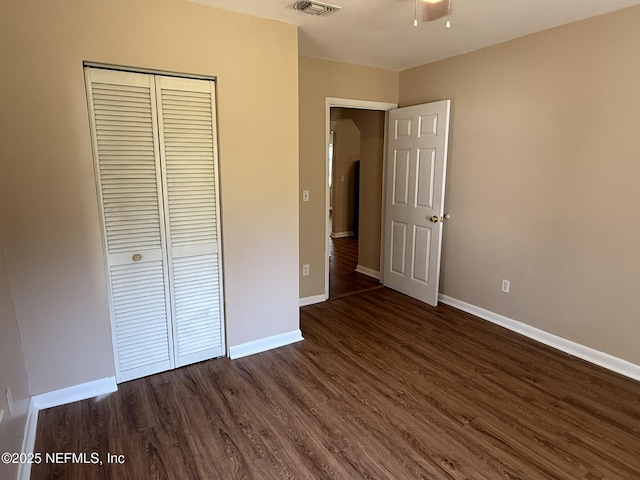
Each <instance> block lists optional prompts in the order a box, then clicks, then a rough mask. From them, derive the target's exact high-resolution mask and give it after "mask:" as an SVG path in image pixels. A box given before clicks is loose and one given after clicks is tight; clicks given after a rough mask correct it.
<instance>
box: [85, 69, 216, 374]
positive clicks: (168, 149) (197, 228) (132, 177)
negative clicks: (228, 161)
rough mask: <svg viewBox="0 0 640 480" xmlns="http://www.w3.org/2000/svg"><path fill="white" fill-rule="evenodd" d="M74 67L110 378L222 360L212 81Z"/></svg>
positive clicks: (213, 90) (213, 91) (213, 86)
mask: <svg viewBox="0 0 640 480" xmlns="http://www.w3.org/2000/svg"><path fill="white" fill-rule="evenodd" d="M85 75H86V82H87V97H88V104H89V110H90V121H91V131H92V138H93V147H94V157H95V163H96V176H97V186H98V190H99V201H100V206H101V213H102V220H103V233H104V244H105V246H106V249H107V255H106V263H107V270H108V274H109V276H108V281H109V287H110V288H109V295H110V303H111V305H110V306H111V321H112V332H113V344H114V352H115V359H116V378H117V380H118V381H119V382H123V381H127V380H132V379H134V378H139V377H142V376H145V375H150V374H152V373H157V372H160V371H164V370H168V369H170V368H175V367H180V366H183V365H187V364H189V363H194V362H198V361H202V360H207V359H210V358H214V357H218V356H222V355H224V352H225V346H224V330H223V329H224V326H223V319H224V312H223V307H224V304H223V301H222V298H223V294H222V291H223V290H222V261H221V249H220V222H219V218H220V212H219V201H218V198H219V196H218V187H217V179H218V173H217V139H216V123H215V120H216V113H215V112H216V108H215V84H214V82H213V81H210V80H195V79H187V78H175V77H169V76H161V75H151V74H141V73H131V72H119V71H111V70H106V69H98V68H86V69H85Z"/></svg>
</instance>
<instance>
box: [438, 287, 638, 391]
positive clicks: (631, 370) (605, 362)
mask: <svg viewBox="0 0 640 480" xmlns="http://www.w3.org/2000/svg"><path fill="white" fill-rule="evenodd" d="M439 300H440V301H441V302H442V303H446V304H447V305H451V306H452V307H455V308H457V309H459V310H462V311H464V312H467V313H470V314H472V315H475V316H476V317H480V318H482V319H483V320H487V321H489V322H491V323H495V324H496V325H500V326H502V327H504V328H507V329H509V330H511V331H514V332H517V333H519V334H521V335H524V336H525V337H529V338H531V339H532V340H536V341H538V342H540V343H544V344H545V345H548V346H550V347H553V348H556V349H558V350H560V351H562V352H565V353H568V354H570V355H573V356H574V357H578V358H581V359H582V360H586V361H587V362H590V363H593V364H595V365H598V366H600V367H603V368H606V369H607V370H611V371H613V372H616V373H619V374H620V375H624V376H625V377H629V378H633V379H634V380H639V381H640V365H636V364H634V363H631V362H629V361H627V360H623V359H622V358H618V357H614V356H613V355H610V354H608V353H604V352H601V351H599V350H596V349H594V348H591V347H586V346H584V345H581V344H579V343H576V342H573V341H571V340H567V339H566V338H562V337H559V336H557V335H554V334H552V333H549V332H545V331H544V330H540V329H539V328H535V327H532V326H531V325H527V324H526V323H522V322H519V321H517V320H513V319H511V318H508V317H504V316H502V315H499V314H497V313H494V312H491V311H489V310H485V309H484V308H480V307H476V306H475V305H471V304H470V303H466V302H463V301H461V300H457V299H455V298H452V297H449V296H447V295H442V294H441V295H440V296H439Z"/></svg>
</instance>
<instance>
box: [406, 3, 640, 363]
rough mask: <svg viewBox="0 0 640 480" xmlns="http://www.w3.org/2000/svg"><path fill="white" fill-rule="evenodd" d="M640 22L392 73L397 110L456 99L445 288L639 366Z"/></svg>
mask: <svg viewBox="0 0 640 480" xmlns="http://www.w3.org/2000/svg"><path fill="white" fill-rule="evenodd" d="M638 25H640V7H634V8H629V9H626V10H622V11H619V12H616V13H612V14H608V15H605V16H601V17H596V18H593V19H589V20H585V21H581V22H578V23H574V24H571V25H567V26H563V27H559V28H555V29H552V30H548V31H545V32H542V33H539V34H535V35H531V36H528V37H525V38H521V39H518V40H514V41H510V42H507V43H504V44H501V45H498V46H495V47H491V48H487V49H484V50H480V51H477V52H475V53H470V54H467V55H463V56H460V57H457V58H453V59H450V60H445V61H442V62H438V63H435V64H431V65H428V66H424V67H420V68H416V69H413V70H409V71H406V72H403V73H401V75H400V103H401V106H404V105H412V104H418V103H422V102H428V101H432V100H439V99H444V98H450V99H452V117H451V118H452V124H451V143H450V147H451V148H450V156H449V169H448V174H449V176H448V179H447V198H446V203H447V206H446V209H447V210H448V211H449V212H451V214H452V219H451V220H450V222H448V223H447V225H446V227H445V237H444V253H443V272H442V284H441V288H442V292H443V293H444V294H446V295H450V296H452V297H455V298H457V299H460V300H463V301H465V302H469V303H471V304H474V305H477V306H480V307H483V308H486V309H488V310H491V311H493V312H497V313H499V314H502V315H505V316H507V317H511V318H514V319H516V320H519V321H522V322H524V323H527V324H529V325H533V326H534V327H538V328H541V329H542V330H545V331H547V332H551V333H554V334H556V335H559V336H561V337H564V338H567V339H569V340H573V341H575V342H578V343H581V344H583V345H586V346H589V347H592V348H595V349H597V350H600V351H603V352H607V353H610V354H612V355H615V356H617V357H620V358H623V359H626V360H629V361H631V362H633V363H636V364H640V323H639V322H638V308H639V306H640V305H639V303H638V298H639V296H638V278H640V254H639V253H638V252H639V250H638V248H639V246H640V222H639V221H638V206H639V205H640V201H639V198H640V197H639V196H638V192H639V188H638V185H639V180H638V179H640V162H639V161H638V152H640V135H638V125H639V124H640V88H638V85H640V63H639V62H638V61H637V57H638V54H637V45H639V44H640V29H638ZM503 278H505V279H509V280H511V293H510V294H508V295H506V294H504V293H501V292H500V282H501V279H503Z"/></svg>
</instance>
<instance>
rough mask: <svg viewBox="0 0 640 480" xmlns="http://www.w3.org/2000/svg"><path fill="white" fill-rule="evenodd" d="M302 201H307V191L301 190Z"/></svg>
mask: <svg viewBox="0 0 640 480" xmlns="http://www.w3.org/2000/svg"><path fill="white" fill-rule="evenodd" d="M302 201H303V202H308V201H309V190H302Z"/></svg>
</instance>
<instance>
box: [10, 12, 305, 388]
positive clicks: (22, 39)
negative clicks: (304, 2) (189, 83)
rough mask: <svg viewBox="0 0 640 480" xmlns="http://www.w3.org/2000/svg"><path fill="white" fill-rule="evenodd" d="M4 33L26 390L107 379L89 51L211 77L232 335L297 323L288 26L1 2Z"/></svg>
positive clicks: (292, 53)
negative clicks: (85, 68)
mask: <svg viewBox="0 0 640 480" xmlns="http://www.w3.org/2000/svg"><path fill="white" fill-rule="evenodd" d="M0 31H2V32H3V38H4V39H5V41H3V42H2V43H1V45H0V56H1V58H2V59H3V69H4V71H5V72H11V74H10V75H9V74H5V75H2V79H1V80H0V82H1V83H2V89H1V91H2V92H3V93H2V95H3V98H2V105H3V107H2V116H1V117H0V158H1V159H2V163H1V164H0V218H1V219H2V221H3V222H4V227H5V228H4V231H5V240H6V242H5V246H6V253H7V267H8V271H9V277H10V280H11V284H12V288H13V294H14V302H15V309H16V314H17V319H18V324H19V326H20V331H21V334H22V342H23V352H24V358H25V363H26V367H27V372H28V375H29V385H30V390H31V393H32V394H34V395H35V394H39V393H43V392H47V391H51V390H55V389H59V388H63V387H68V386H70V385H75V384H79V383H83V382H87V381H90V380H95V379H99V378H103V377H107V376H111V375H113V374H114V363H113V353H112V346H111V337H110V322H109V313H108V304H107V287H106V282H105V270H104V262H103V252H102V245H101V239H100V238H101V237H100V223H99V216H98V209H97V201H96V190H95V183H94V171H93V164H92V157H91V145H90V135H89V124H88V114H87V106H86V98H85V89H84V83H83V72H82V62H83V60H88V61H94V62H102V63H107V64H117V65H126V66H134V67H146V68H152V69H158V70H163V71H170V72H171V71H175V72H185V73H194V74H202V75H212V76H216V77H217V78H218V82H217V89H218V112H219V143H220V172H221V196H222V198H221V205H222V229H223V249H224V250H223V256H224V262H225V270H224V280H225V287H226V320H227V338H228V345H230V346H234V345H238V344H242V343H245V342H249V341H252V340H257V339H261V338H264V337H268V336H271V335H276V334H280V333H283V332H288V331H292V330H296V329H297V328H299V313H298V285H299V283H298V282H299V280H298V200H297V198H298V197H297V195H298V56H297V30H296V27H295V26H291V25H286V24H282V23H278V22H273V21H268V20H261V19H257V18H253V17H249V16H245V15H240V14H235V13H231V12H227V11H222V10H216V9H213V8H209V7H204V6H202V5H197V4H194V3H190V2H184V1H179V0H153V1H150V0H110V1H108V2H87V1H84V0H64V1H63V0H52V1H50V2H39V1H35V0H6V1H4V2H3V5H2V14H1V15H0ZM276 275H277V278H276ZM274 280H277V281H274Z"/></svg>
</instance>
